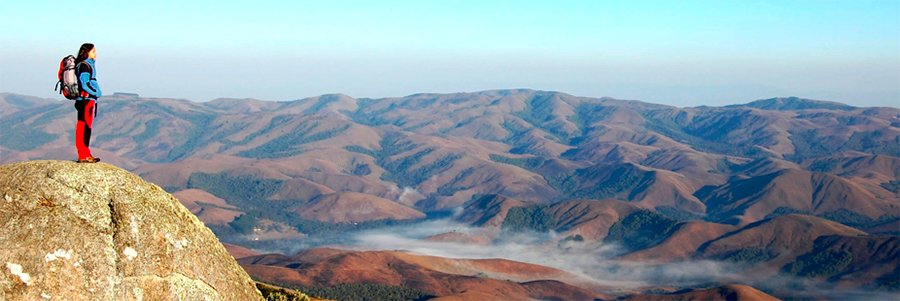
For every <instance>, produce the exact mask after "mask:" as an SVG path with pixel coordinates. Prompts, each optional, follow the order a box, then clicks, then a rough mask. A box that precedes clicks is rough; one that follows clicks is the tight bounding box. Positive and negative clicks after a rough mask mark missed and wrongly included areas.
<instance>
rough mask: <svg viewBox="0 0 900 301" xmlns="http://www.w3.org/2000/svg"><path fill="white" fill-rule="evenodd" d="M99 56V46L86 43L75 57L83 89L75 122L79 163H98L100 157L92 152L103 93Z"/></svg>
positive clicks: (76, 107)
mask: <svg viewBox="0 0 900 301" xmlns="http://www.w3.org/2000/svg"><path fill="white" fill-rule="evenodd" d="M96 58H97V48H95V47H94V44H91V43H84V44H82V45H81V48H80V49H78V56H77V57H76V58H75V74H76V75H77V77H78V87H79V90H80V91H81V92H80V93H81V94H80V95H78V96H79V97H78V98H77V99H76V100H75V110H77V111H78V122H77V123H76V124H75V148H76V149H77V150H78V161H77V162H78V163H96V162H99V161H100V158H97V157H94V156H93V155H92V154H91V148H90V145H91V130H92V129H93V124H94V117H95V116H97V99H98V98H100V96H102V95H103V92H101V91H100V85H99V84H98V83H97V69H96V68H95V66H94V59H96Z"/></svg>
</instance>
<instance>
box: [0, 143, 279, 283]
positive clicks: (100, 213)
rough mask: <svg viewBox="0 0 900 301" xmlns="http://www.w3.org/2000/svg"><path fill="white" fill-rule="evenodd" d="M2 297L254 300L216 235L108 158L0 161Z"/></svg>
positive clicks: (245, 278)
mask: <svg viewBox="0 0 900 301" xmlns="http://www.w3.org/2000/svg"><path fill="white" fill-rule="evenodd" d="M0 246H2V248H0V300H262V296H261V295H260V293H259V291H258V290H257V289H256V287H255V286H254V282H253V281H252V280H251V279H250V277H249V276H248V275H247V273H246V272H244V270H243V269H242V268H241V267H240V266H239V265H238V264H237V263H236V262H235V260H234V258H232V257H231V256H230V255H228V253H227V252H226V250H225V248H224V247H223V246H222V244H220V243H219V241H218V239H217V238H216V236H215V235H214V234H213V233H212V232H211V231H210V230H209V229H208V228H206V227H205V226H204V225H203V223H201V222H200V220H198V219H197V218H196V217H195V216H194V215H192V214H191V213H190V211H188V210H187V209H186V208H185V207H184V206H182V205H181V204H179V202H178V201H177V200H176V199H175V198H173V197H172V196H171V195H169V194H168V193H166V192H165V191H164V190H162V189H161V188H159V187H158V186H156V185H153V184H150V183H147V182H145V181H143V180H142V179H141V178H139V177H138V176H136V175H134V174H132V173H129V172H127V171H125V170H122V169H120V168H117V167H115V166H112V165H109V164H103V163H98V164H77V163H73V162H64V161H32V162H24V163H16V164H9V165H4V166H0Z"/></svg>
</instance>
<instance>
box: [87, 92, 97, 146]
mask: <svg viewBox="0 0 900 301" xmlns="http://www.w3.org/2000/svg"><path fill="white" fill-rule="evenodd" d="M96 109H97V103H96V102H94V100H93V99H92V100H88V103H87V105H85V107H84V111H85V114H84V125H85V127H84V146H85V148H87V152H88V157H93V155H92V154H91V131H92V129H93V128H94V116H96V111H97V110H96Z"/></svg>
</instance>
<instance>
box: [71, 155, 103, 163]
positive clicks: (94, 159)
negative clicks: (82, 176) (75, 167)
mask: <svg viewBox="0 0 900 301" xmlns="http://www.w3.org/2000/svg"><path fill="white" fill-rule="evenodd" d="M75 162H77V163H97V162H100V158H96V157H94V156H90V157H87V158H84V159H78V160H76V161H75Z"/></svg>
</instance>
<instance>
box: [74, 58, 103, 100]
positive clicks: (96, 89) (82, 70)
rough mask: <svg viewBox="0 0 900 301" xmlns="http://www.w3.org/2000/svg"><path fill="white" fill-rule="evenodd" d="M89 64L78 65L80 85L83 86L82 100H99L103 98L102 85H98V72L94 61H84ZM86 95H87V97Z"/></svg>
mask: <svg viewBox="0 0 900 301" xmlns="http://www.w3.org/2000/svg"><path fill="white" fill-rule="evenodd" d="M84 62H85V63H87V64H77V65H76V69H77V70H76V72H78V85H80V86H81V91H82V93H81V96H82V97H81V99H87V98H91V99H97V98H100V96H103V92H102V91H100V84H98V83H97V70H96V69H95V68H94V59H86V60H84ZM85 94H86V95H85Z"/></svg>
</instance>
